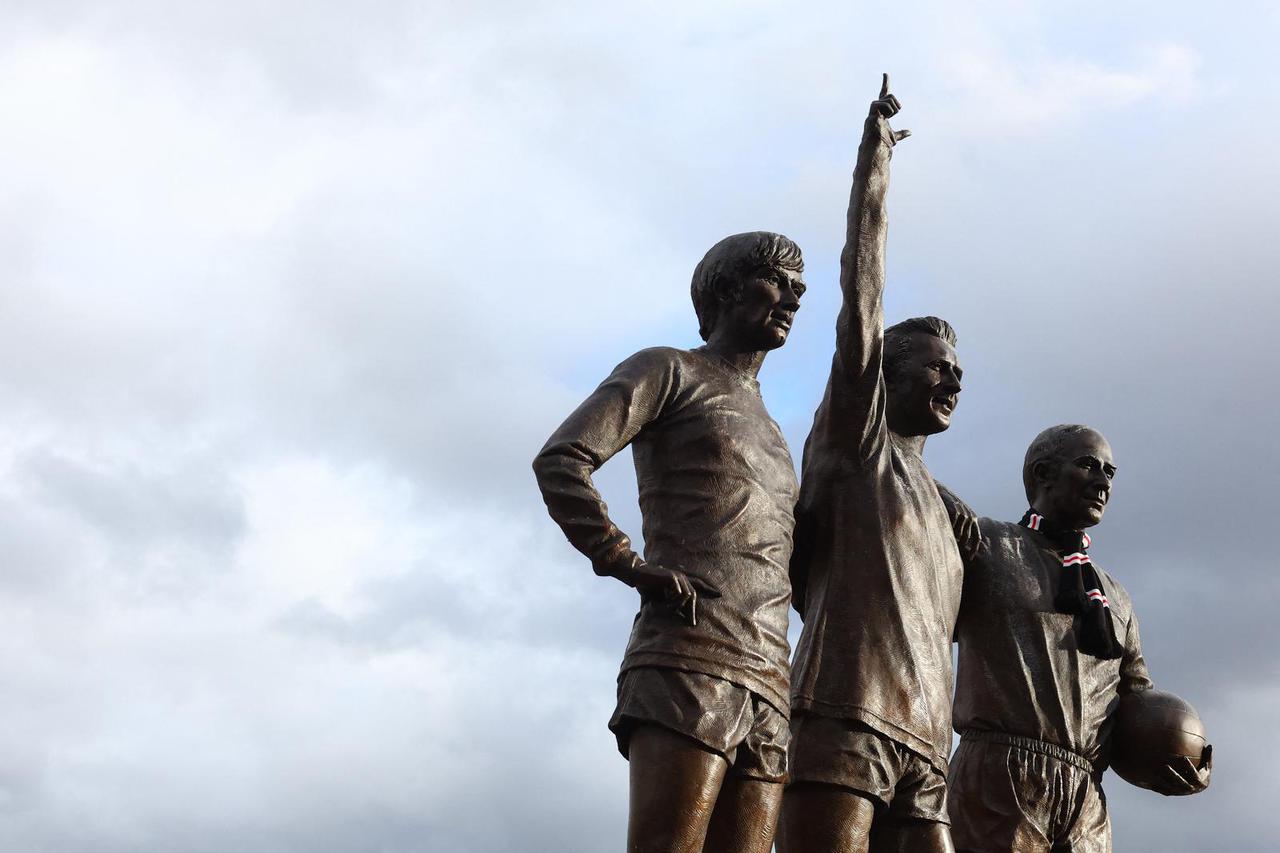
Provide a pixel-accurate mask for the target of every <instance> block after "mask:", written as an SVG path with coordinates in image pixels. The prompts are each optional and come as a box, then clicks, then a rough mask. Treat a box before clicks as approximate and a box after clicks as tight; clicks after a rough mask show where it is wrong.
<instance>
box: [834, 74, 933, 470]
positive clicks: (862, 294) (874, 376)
mask: <svg viewBox="0 0 1280 853" xmlns="http://www.w3.org/2000/svg"><path fill="white" fill-rule="evenodd" d="M899 109H901V105H900V104H899V103H898V99H897V98H896V97H894V96H893V95H892V94H890V93H889V75H888V74H886V75H885V76H884V82H883V85H882V86H881V89H880V97H879V98H877V99H876V100H875V101H873V102H872V103H871V109H870V112H869V114H868V116H867V120H866V122H865V123H864V124H863V130H862V141H861V143H860V144H859V146H858V160H857V165H856V166H855V167H854V170H853V186H852V188H851V190H850V193H849V210H848V214H847V222H846V231H845V244H844V250H843V251H842V252H841V254H840V291H841V296H842V301H841V305H840V313H839V314H838V315H837V318H836V352H835V356H834V357H833V359H832V363H831V378H830V380H829V381H828V383H827V390H826V394H825V395H824V397H823V400H822V404H821V405H820V406H819V410H818V414H817V416H816V417H815V422H814V430H813V432H814V436H813V437H814V438H815V439H817V441H818V443H819V444H826V445H835V446H840V445H844V446H845V447H846V448H848V449H851V450H854V449H856V451H857V452H858V455H859V457H860V458H868V457H869V456H870V455H871V453H872V452H873V450H874V442H875V440H876V437H877V435H878V434H879V433H880V426H881V425H882V424H883V420H884V390H883V380H882V377H881V372H880V371H881V361H882V356H883V351H884V258H885V243H886V240H887V238H888V230H889V221H888V216H887V213H886V210H885V196H886V194H887V193H888V189H889V160H890V157H891V156H892V152H893V146H894V145H895V144H896V143H897V142H899V141H900V140H902V139H905V138H906V137H907V136H908V135H910V131H906V130H903V131H894V130H893V129H892V128H890V127H889V121H888V120H889V118H890V117H891V116H893V115H895V114H896V113H897V112H898V110H899ZM850 443H853V444H854V445H855V446H854V447H849V445H850Z"/></svg>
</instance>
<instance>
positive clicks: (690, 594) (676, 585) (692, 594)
mask: <svg viewBox="0 0 1280 853" xmlns="http://www.w3.org/2000/svg"><path fill="white" fill-rule="evenodd" d="M618 579H619V580H621V581H622V582H623V583H625V584H628V585H629V586H633V587H635V588H636V589H637V590H639V592H640V597H641V598H642V599H643V600H645V601H660V602H662V603H664V604H666V605H667V606H668V607H670V608H671V609H672V610H674V611H675V612H676V613H678V614H679V615H680V616H681V617H682V618H683V619H684V620H685V621H686V622H688V623H689V624H690V625H697V624H698V598H699V596H701V597H702V598H719V597H720V590H718V589H716V588H715V587H714V586H713V585H711V584H709V583H707V582H706V581H704V580H702V579H701V578H695V577H690V576H689V575H687V574H685V573H684V572H681V571H676V570H675V569H666V568H663V567H662V566H655V565H653V564H652V563H640V564H639V565H637V566H635V567H634V568H632V569H629V570H628V571H627V572H626V574H624V575H620V576H618Z"/></svg>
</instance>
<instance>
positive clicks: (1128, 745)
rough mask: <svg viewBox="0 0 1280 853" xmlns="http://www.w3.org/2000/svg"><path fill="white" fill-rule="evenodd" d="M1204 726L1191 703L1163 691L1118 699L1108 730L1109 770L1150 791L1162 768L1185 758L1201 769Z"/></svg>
mask: <svg viewBox="0 0 1280 853" xmlns="http://www.w3.org/2000/svg"><path fill="white" fill-rule="evenodd" d="M1205 743H1206V739H1205V729H1204V723H1202V722H1201V721H1200V715H1199V714H1197V713H1196V709H1195V708H1192V707H1191V705H1190V703H1188V702H1186V701H1185V700H1183V699H1182V698H1180V697H1178V696H1175V695H1174V694H1172V693H1167V692H1165V691H1163V690H1143V691H1140V692H1138V693H1129V694H1126V695H1125V696H1122V697H1121V698H1120V704H1119V706H1118V707H1117V708H1116V716H1115V726H1114V728H1113V729H1112V731H1111V769H1113V770H1115V771H1116V774H1117V775H1118V776H1119V777H1120V778H1121V779H1123V780H1125V781H1126V782H1128V783H1129V784H1130V785H1137V786H1138V787H1139V788H1152V787H1154V786H1155V785H1156V783H1157V780H1158V779H1159V778H1160V775H1161V773H1162V772H1163V768H1164V767H1166V766H1167V765H1168V764H1170V763H1171V762H1173V761H1176V760H1177V759H1178V758H1180V757H1182V756H1185V757H1187V758H1190V759H1191V763H1192V764H1194V765H1196V766H1197V767H1199V766H1200V756H1201V754H1202V753H1203V752H1204V747H1205Z"/></svg>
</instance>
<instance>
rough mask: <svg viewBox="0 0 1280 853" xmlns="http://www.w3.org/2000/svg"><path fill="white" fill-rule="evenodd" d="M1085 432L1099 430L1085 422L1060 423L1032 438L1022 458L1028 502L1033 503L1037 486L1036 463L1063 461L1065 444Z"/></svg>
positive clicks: (1024, 486)
mask: <svg viewBox="0 0 1280 853" xmlns="http://www.w3.org/2000/svg"><path fill="white" fill-rule="evenodd" d="M1083 432H1093V433H1097V432H1098V431H1097V430H1096V429H1094V428H1093V427H1087V426H1085V425H1084V424H1058V425H1057V426H1051V427H1049V428H1048V429H1047V430H1044V431H1043V432H1041V433H1040V434H1039V435H1037V436H1036V437H1035V438H1034V439H1033V440H1032V442H1031V446H1030V447H1028V448H1027V455H1026V457H1025V458H1024V459H1023V460H1022V488H1023V489H1024V490H1026V493H1027V503H1028V504H1030V503H1031V500H1032V494H1033V493H1034V492H1035V487H1036V477H1035V472H1034V469H1035V467H1036V463H1037V462H1060V461H1062V447H1063V445H1065V444H1066V443H1067V442H1068V441H1070V440H1071V438H1073V437H1074V436H1077V435H1080V434H1081V433H1083ZM1098 434H1099V435H1101V433H1098Z"/></svg>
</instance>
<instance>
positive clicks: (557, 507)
mask: <svg viewBox="0 0 1280 853" xmlns="http://www.w3.org/2000/svg"><path fill="white" fill-rule="evenodd" d="M674 370H675V366H674V364H673V363H672V362H671V361H670V360H669V359H664V358H662V357H661V356H660V355H659V351H658V350H645V351H643V352H640V353H637V354H636V355H634V356H632V357H631V358H629V359H627V360H626V361H624V362H623V363H622V364H620V365H618V366H617V368H615V369H614V371H613V373H612V374H610V376H609V378H608V379H606V380H605V381H604V382H602V383H600V387H599V388H597V389H596V390H595V391H594V392H592V394H591V396H590V397H588V398H587V399H586V400H584V401H583V403H582V405H580V406H578V408H577V409H575V410H574V412H573V414H571V415H569V417H568V418H567V419H566V420H565V422H564V423H562V424H561V425H560V428H559V429H557V430H556V431H555V433H554V434H552V436H551V438H549V439H548V440H547V443H546V445H544V446H543V448H542V450H541V451H540V452H539V453H538V455H537V457H536V458H534V460H533V473H534V476H535V477H536V478H537V480H538V488H539V489H540V490H541V491H542V499H543V501H544V502H545V503H546V505H547V512H548V513H550V515H551V518H552V519H553V520H554V521H555V522H556V523H557V524H558V525H560V529H561V530H563V531H564V535H565V536H566V537H567V538H568V540H569V542H570V544H572V545H573V547H575V548H577V549H578V550H579V551H581V552H582V553H583V554H585V555H586V556H587V558H588V559H590V560H591V566H592V568H593V569H594V570H595V572H596V574H598V575H604V576H608V577H613V578H617V579H618V580H620V581H622V582H623V583H625V584H627V585H628V586H632V587H635V588H636V589H637V590H639V591H640V593H641V594H642V595H646V596H652V597H656V598H659V599H665V600H666V601H668V602H670V603H671V604H672V605H673V606H674V607H676V609H678V610H680V611H681V612H682V613H683V614H684V615H685V617H686V619H688V620H689V621H690V622H691V623H693V624H695V625H696V624H697V618H698V617H697V599H698V594H699V593H701V594H703V595H704V596H707V597H714V596H716V595H718V592H717V591H716V590H715V589H714V588H713V587H711V586H710V585H709V584H706V583H705V582H703V581H701V580H698V579H696V578H689V577H687V576H686V575H685V574H684V573H682V572H678V571H671V570H667V569H663V568H662V567H659V566H652V565H650V564H648V563H646V562H645V561H644V560H643V559H642V558H641V557H640V555H639V554H637V553H636V552H635V551H634V550H632V548H631V539H630V537H628V536H627V535H626V534H625V533H623V532H622V531H621V530H619V529H618V527H617V525H615V524H614V523H613V521H612V520H610V518H609V508H608V506H606V505H605V502H604V498H602V497H601V496H600V492H599V491H597V490H596V487H595V484H594V483H593V482H592V481H591V475H592V474H593V473H595V470H596V469H597V468H599V467H600V466H601V465H603V464H604V463H605V462H607V461H608V460H609V459H610V458H611V457H612V456H613V455H614V454H616V453H617V452H618V451H619V450H621V449H622V448H624V447H626V446H627V445H628V444H629V443H630V442H631V440H632V439H633V438H635V437H636V435H637V434H638V433H639V432H640V430H641V429H642V428H643V427H644V426H645V425H646V424H648V423H650V422H651V421H653V420H655V419H656V418H657V417H658V416H659V414H660V413H661V411H662V408H663V406H664V405H665V404H666V401H667V399H668V398H669V396H670V395H671V390H672V387H673V384H674V375H673V372H674Z"/></svg>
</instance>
